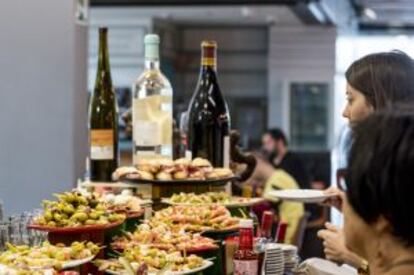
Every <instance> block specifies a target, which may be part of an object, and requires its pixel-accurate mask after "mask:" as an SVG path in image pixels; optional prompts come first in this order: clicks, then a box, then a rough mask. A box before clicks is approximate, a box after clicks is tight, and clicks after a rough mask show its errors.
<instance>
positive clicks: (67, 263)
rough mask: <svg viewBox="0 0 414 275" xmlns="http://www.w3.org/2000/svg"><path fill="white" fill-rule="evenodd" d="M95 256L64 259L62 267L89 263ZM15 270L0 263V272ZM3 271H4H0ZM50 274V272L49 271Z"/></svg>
mask: <svg viewBox="0 0 414 275" xmlns="http://www.w3.org/2000/svg"><path fill="white" fill-rule="evenodd" d="M95 257H96V255H93V256H90V257H87V258H84V259H77V260H70V261H64V262H62V269H68V268H74V267H77V266H80V265H83V264H86V263H89V262H90V261H92V260H93V259H94V258H95ZM30 270H32V271H34V270H45V271H46V270H47V269H43V268H39V267H31V268H30ZM14 271H15V270H14V269H13V268H12V267H8V266H6V265H3V264H0V274H15V273H12V272H14ZM2 272H5V273H2ZM7 272H11V273H7ZM16 274H17V273H16ZM50 274H52V273H50Z"/></svg>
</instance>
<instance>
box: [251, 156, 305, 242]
mask: <svg viewBox="0 0 414 275" xmlns="http://www.w3.org/2000/svg"><path fill="white" fill-rule="evenodd" d="M255 157H256V161H257V164H256V168H255V170H254V172H253V174H252V176H251V177H250V178H249V179H248V180H247V182H245V184H247V185H252V184H254V185H256V187H259V188H256V190H262V191H258V193H257V195H259V196H262V197H264V198H265V199H266V200H268V201H270V202H271V205H268V204H264V205H261V206H258V207H257V208H256V210H258V211H259V212H263V211H264V210H272V211H273V212H275V214H276V216H277V217H278V221H283V222H286V223H287V225H288V226H287V229H286V235H285V242H286V243H291V244H296V242H297V240H296V235H297V233H298V232H297V231H298V230H299V228H298V226H299V223H300V220H301V219H302V218H303V217H304V215H305V210H304V206H303V204H302V203H297V202H290V201H283V200H278V199H276V198H274V197H272V196H270V195H269V192H270V191H272V190H283V189H299V185H298V184H297V182H296V181H295V179H294V178H293V177H291V176H290V175H289V174H288V173H286V172H285V171H283V170H281V169H276V168H274V167H273V166H272V165H270V164H269V163H268V162H267V160H266V159H264V158H263V157H262V156H260V155H259V154H255ZM256 214H257V215H258V217H259V220H260V219H261V213H256Z"/></svg>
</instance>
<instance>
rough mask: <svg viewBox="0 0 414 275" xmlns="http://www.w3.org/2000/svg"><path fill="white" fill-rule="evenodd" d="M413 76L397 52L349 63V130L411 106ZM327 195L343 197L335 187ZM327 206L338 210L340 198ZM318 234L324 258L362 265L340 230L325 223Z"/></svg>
mask: <svg viewBox="0 0 414 275" xmlns="http://www.w3.org/2000/svg"><path fill="white" fill-rule="evenodd" d="M413 76H414V61H413V60H412V59H411V58H410V57H409V56H408V55H407V54H405V53H403V52H401V51H391V52H383V53H375V54H370V55H367V56H365V57H363V58H361V59H359V60H357V61H355V62H354V63H352V64H351V66H350V67H349V68H348V69H347V71H346V73H345V77H346V80H347V85H346V99H347V105H346V107H345V109H344V112H343V116H344V117H345V118H346V119H348V122H349V125H350V127H351V130H352V131H353V128H355V127H356V126H358V124H359V123H361V122H362V121H363V120H365V119H367V118H368V117H369V116H370V115H372V114H373V113H375V112H377V111H386V110H393V109H395V108H396V107H395V106H396V105H397V106H398V105H399V104H401V103H402V102H405V103H410V102H411V104H413V103H414V77H413ZM380 170H381V169H379V171H380ZM349 188H351V187H349ZM327 193H331V194H335V195H337V198H341V197H343V196H344V193H343V192H342V191H340V190H338V189H336V188H330V189H328V190H327ZM329 204H330V205H331V206H335V207H337V208H338V209H339V210H341V209H342V200H340V199H336V200H331V201H330V202H329ZM318 235H319V236H320V238H322V239H323V244H324V250H325V254H326V258H327V259H329V260H332V261H335V262H339V263H348V264H350V265H352V266H354V267H356V268H360V267H361V266H364V265H365V264H364V263H365V260H364V259H363V258H362V257H360V256H359V255H358V254H356V253H355V252H354V251H352V250H351V249H349V248H348V247H347V246H346V242H345V241H346V240H345V238H344V232H343V230H342V229H341V228H338V227H336V226H334V225H332V224H329V223H328V224H326V229H325V230H321V231H320V232H319V233H318Z"/></svg>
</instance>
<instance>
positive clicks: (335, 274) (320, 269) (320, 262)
mask: <svg viewBox="0 0 414 275" xmlns="http://www.w3.org/2000/svg"><path fill="white" fill-rule="evenodd" d="M303 265H306V266H308V269H309V271H310V272H311V273H312V274H313V273H315V274H321V275H357V273H358V272H357V271H356V269H354V268H351V267H349V266H347V265H342V266H338V265H337V264H335V263H333V262H330V261H328V260H325V259H319V258H311V259H307V260H306V261H304V262H303V263H302V264H301V266H303Z"/></svg>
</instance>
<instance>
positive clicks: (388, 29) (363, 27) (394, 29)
mask: <svg viewBox="0 0 414 275" xmlns="http://www.w3.org/2000/svg"><path fill="white" fill-rule="evenodd" d="M358 29H359V31H360V32H361V33H365V34H378V33H380V34H413V33H414V25H413V24H403V25H398V26H393V25H390V24H388V23H359V24H358Z"/></svg>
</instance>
